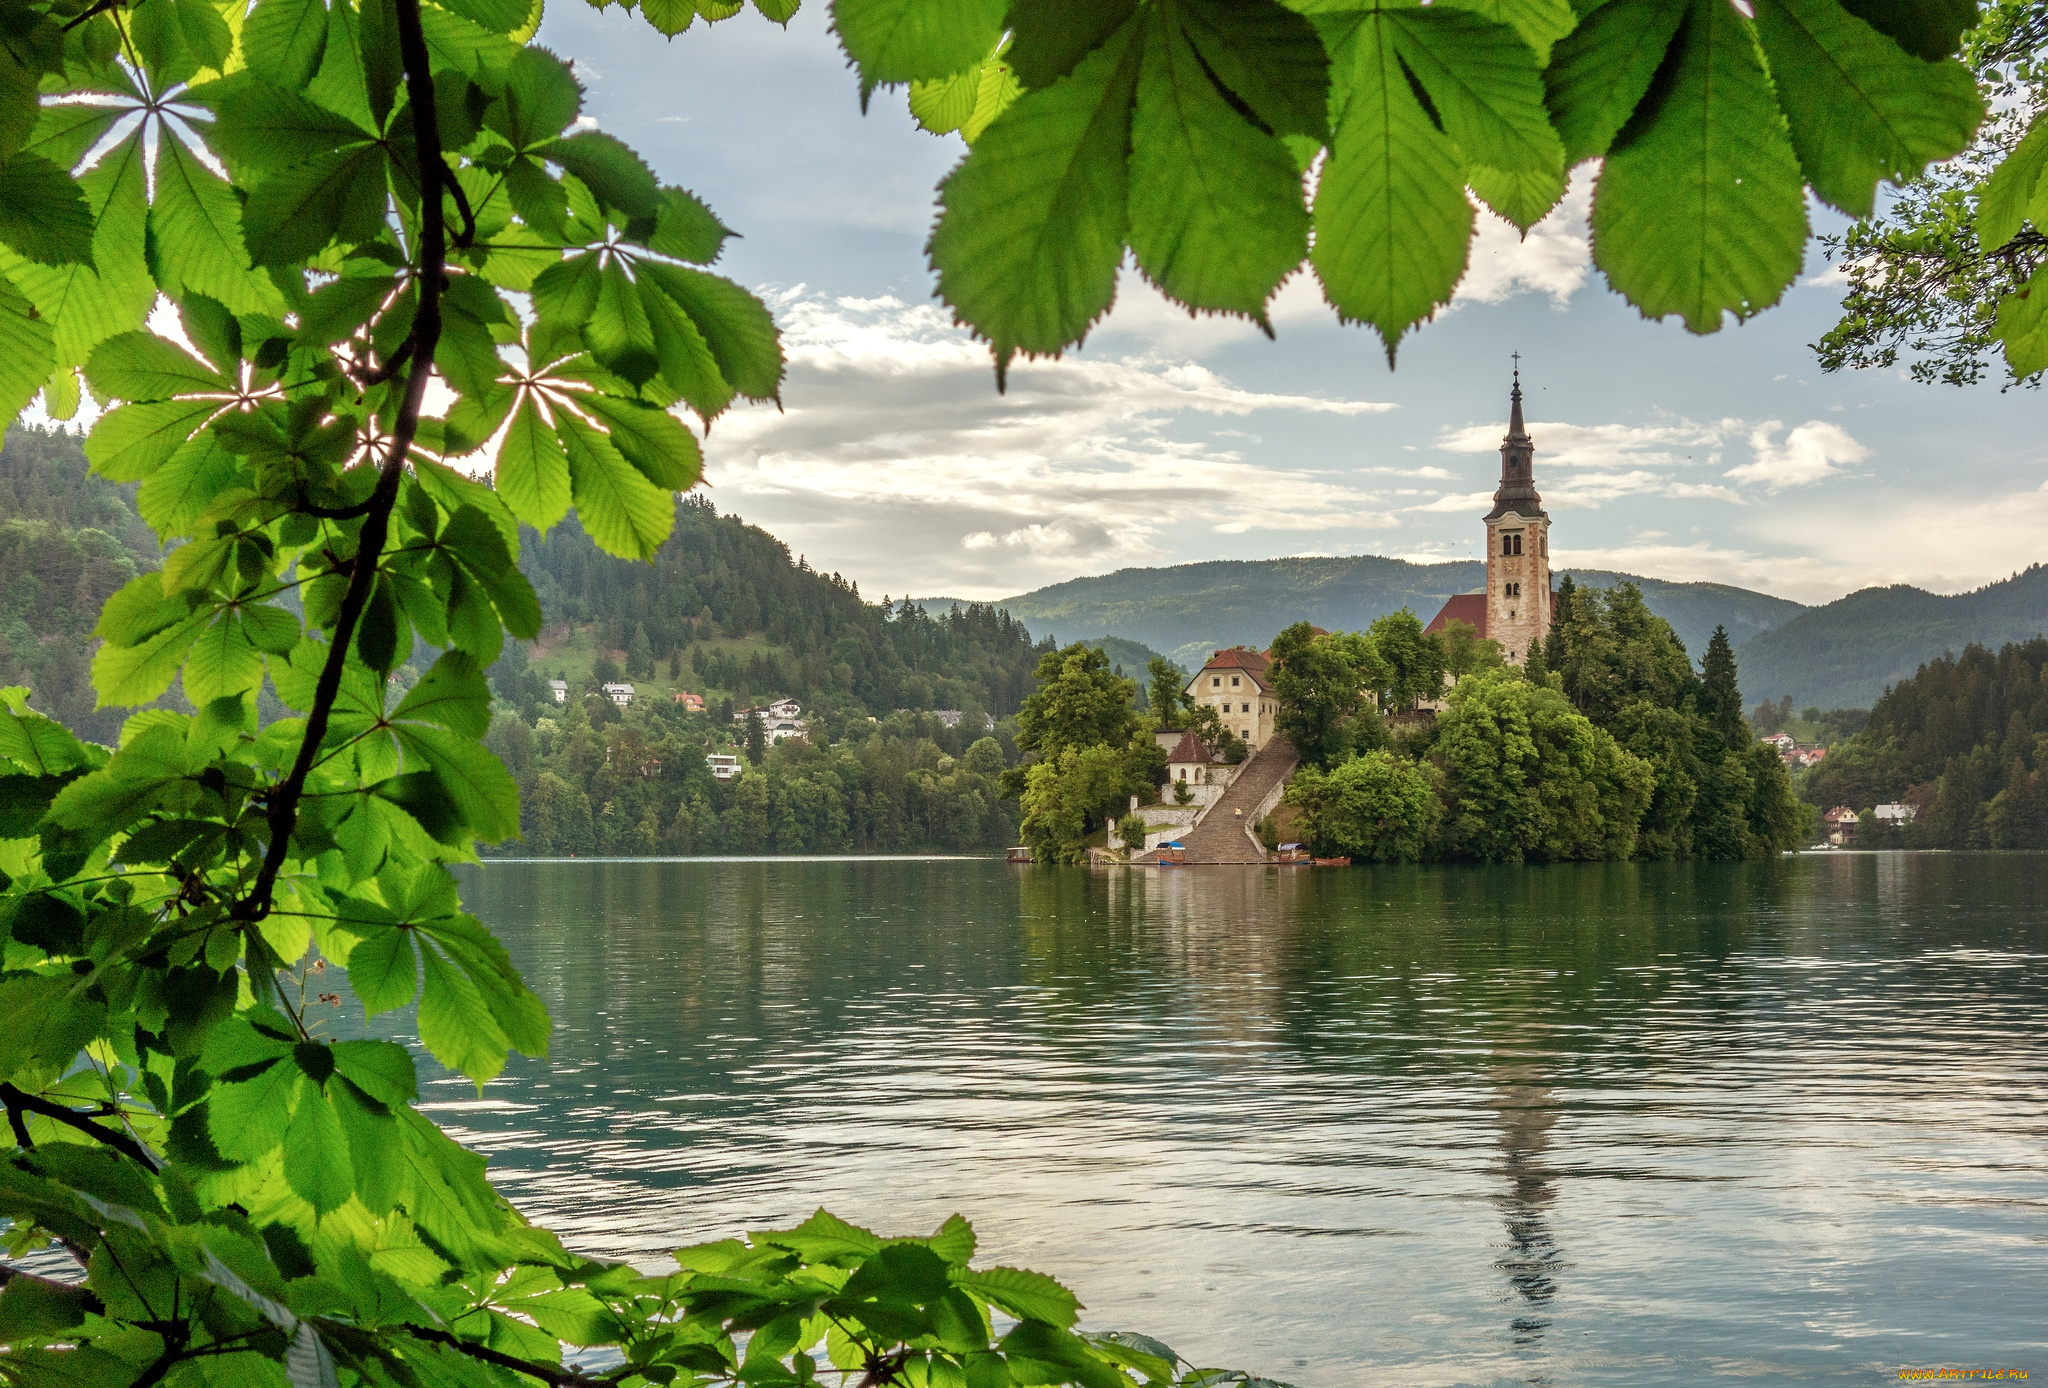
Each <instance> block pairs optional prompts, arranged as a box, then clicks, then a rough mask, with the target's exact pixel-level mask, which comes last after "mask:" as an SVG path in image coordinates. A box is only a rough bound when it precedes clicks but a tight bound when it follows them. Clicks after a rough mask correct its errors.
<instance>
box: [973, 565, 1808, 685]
mask: <svg viewBox="0 0 2048 1388" xmlns="http://www.w3.org/2000/svg"><path fill="white" fill-rule="evenodd" d="M1569 572H1570V573H1571V574H1572V577H1573V579H1574V581H1576V582H1579V583H1590V584H1593V585H1595V586H1597V587H1610V586H1612V585H1613V584H1615V583H1619V582H1623V581H1627V582H1632V583H1635V584H1637V585H1638V586H1640V587H1641V588H1642V590H1643V597H1644V598H1645V600H1647V601H1648V603H1649V604H1650V608H1651V610H1652V611H1654V612H1656V613H1657V614H1658V615H1659V616H1661V617H1663V618H1664V619H1665V620H1666V621H1668V622H1670V623H1671V625H1672V627H1673V629H1674V630H1676V631H1677V633H1678V637H1679V640H1681V641H1683V642H1684V643H1685V648H1686V650H1688V651H1689V652H1691V653H1692V654H1693V655H1695V656H1697V655H1699V653H1700V652H1702V651H1704V650H1705V649H1706V645H1707V640H1708V638H1709V637H1711V636H1712V635H1713V632H1714V627H1715V626H1716V625H1725V626H1726V627H1727V628H1728V634H1729V636H1730V638H1732V639H1733V640H1734V641H1735V642H1736V644H1737V645H1738V646H1739V645H1741V644H1742V643H1743V642H1744V641H1746V640H1748V639H1749V638H1751V637H1753V636H1755V635H1756V634H1757V633H1759V632H1762V631H1765V630H1768V629H1770V628H1772V627H1775V626H1778V625H1781V624H1782V623H1784V622H1787V621H1790V620H1791V619H1793V618H1794V617H1796V616H1798V615H1799V614H1800V613H1802V612H1804V611H1806V608H1805V607H1804V605H1803V604H1800V603H1796V602H1793V601H1791V600H1789V599H1786V598H1778V597H1772V596H1771V595H1769V594H1767V593H1753V592H1750V591H1748V590H1746V589H1742V588H1733V587H1729V586H1727V585H1725V584H1719V583H1674V582H1671V581H1668V580H1665V579H1656V578H1642V577H1638V576H1636V575H1633V574H1621V573H1613V572H1609V571H1606V570H1597V569H1575V570H1570V571H1569ZM1485 581H1486V566H1485V565H1484V564H1483V563H1481V562H1479V561H1478V560H1456V561H1451V562H1448V563H1442V564H1417V563H1412V562H1410V561H1408V560H1405V559H1389V558H1386V557H1384V556H1382V555H1375V554H1363V555H1349V556H1344V557H1340V558H1313V559H1309V558H1296V559H1250V560H1246V559H1217V560H1208V561H1204V562H1202V563H1196V564H1179V565H1174V566H1172V567H1169V568H1157V569H1119V570H1118V571H1116V572H1115V573H1111V574H1103V575H1100V576H1097V577H1090V578H1076V579H1070V580H1068V581H1067V582H1065V583H1056V584H1053V585H1051V586H1050V587H1046V588H1040V589H1037V590H1036V591H1034V592H1030V593H1024V594H1021V595H1019V596H1017V597H1014V598H1008V599H1005V600H1004V601H1002V602H1001V603H999V604H998V606H1001V607H1004V608H1007V609H1008V610H1009V612H1010V615H1011V616H1013V617H1015V618H1017V619H1018V620H1020V621H1022V622H1024V623H1025V624H1026V625H1028V626H1029V627H1030V628H1031V630H1032V633H1033V634H1034V635H1038V636H1044V635H1047V634H1050V635H1053V636H1055V637H1056V638H1058V639H1059V640H1061V641H1069V640H1078V639H1085V638H1089V637H1093V636H1094V635H1095V634H1096V633H1099V632H1108V633H1111V634H1113V635H1116V636H1121V637H1125V638H1127V639H1130V640H1133V641H1138V642H1142V643H1143V644H1145V645H1148V646H1152V647H1154V648H1156V649H1159V650H1163V651H1165V652H1166V653H1167V655H1168V657H1169V658H1170V659H1173V660H1176V661H1178V662H1179V663H1180V664H1182V665H1185V666H1188V667H1189V668H1191V669H1192V668H1194V667H1196V666H1198V665H1200V664H1201V662H1202V661H1203V660H1204V659H1205V658H1206V657H1207V656H1208V654H1209V652H1210V651H1212V650H1214V649H1216V648H1218V647H1222V646H1233V645H1237V644H1240V643H1242V644H1245V645H1256V646H1264V645H1265V644H1266V643H1267V642H1269V641H1271V640H1272V639H1273V636H1274V634H1275V633H1276V632H1278V631H1279V630H1280V629H1281V628H1282V627H1284V626H1286V625H1288V624H1289V623H1290V622H1297V621H1309V622H1313V623H1315V624H1316V625H1317V626H1323V627H1329V628H1331V629H1332V630H1346V631H1355V630H1357V629H1359V628H1361V627H1365V626H1368V625H1370V624H1371V623H1372V621H1373V620H1374V619H1375V618H1377V617H1381V616H1384V615H1386V614H1387V613H1389V612H1397V611H1399V610H1400V609H1402V608H1404V607H1406V608H1409V609H1411V610H1412V611H1414V612H1415V613H1416V614H1417V615H1418V616H1420V617H1421V618H1422V619H1423V620H1424V621H1427V620H1429V618H1431V617H1433V616H1435V615H1436V611H1437V609H1438V608H1439V607H1441V606H1442V605H1443V602H1444V599H1445V598H1448V597H1449V596H1451V595H1452V594H1453V593H1464V592H1471V591H1473V590H1475V589H1477V588H1479V587H1480V586H1481V585H1482V584H1483V583H1484V582H1485ZM935 610H936V609H935Z"/></svg>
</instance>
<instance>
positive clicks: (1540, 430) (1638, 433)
mask: <svg viewBox="0 0 2048 1388" xmlns="http://www.w3.org/2000/svg"><path fill="white" fill-rule="evenodd" d="M1742 428H1743V423H1742V421H1741V420H1737V419H1722V420H1714V421H1710V422H1708V423H1704V424H1702V423H1695V422H1694V421H1692V420H1689V419H1664V420H1660V421H1657V422H1655V423H1652V424H1563V423H1557V422H1547V423H1546V422H1540V421H1539V422H1534V423H1531V424H1530V425H1529V435H1530V437H1531V438H1532V439H1534V440H1535V443H1536V457H1537V464H1536V470H1537V482H1538V485H1539V486H1540V487H1541V488H1542V491H1543V500H1544V505H1545V506H1546V507H1556V508H1557V509H1560V510H1573V509H1591V508H1594V507H1598V506H1601V505H1603V504H1605V503H1607V502H1610V501H1616V500H1619V499H1621V498H1623V497H1631V496H1652V497H1668V498H1671V499H1674V500H1713V501H1728V502H1739V501H1740V500H1741V497H1740V496H1739V494H1738V493H1736V492H1735V491H1734V490H1733V489H1732V488H1730V487H1727V486H1725V485H1723V484H1721V483H1718V482H1713V481H1703V480H1702V481H1696V480H1691V479H1690V478H1689V477H1688V476H1687V472H1688V469H1693V468H1700V467H1706V468H1718V467H1719V466H1720V463H1721V444H1722V441H1723V440H1724V439H1725V438H1727V437H1729V436H1730V435H1731V434H1739V433H1740V432H1741V430H1742ZM1500 444H1501V426H1500V425H1498V424H1472V425H1467V426H1465V427H1464V428H1460V429H1447V430H1445V431H1444V432H1443V433H1442V434H1441V435H1439V436H1438V438H1437V442H1436V446H1437V447H1438V448H1439V449H1441V450H1443V451H1444V452H1447V453H1478V454H1487V453H1495V452H1498V451H1499V449H1500ZM1470 499H1471V498H1470V496H1469V495H1450V496H1443V497H1440V498H1438V499H1437V500H1436V501H1434V502H1432V503H1430V504H1429V505H1428V506H1426V507H1422V508H1418V509H1423V510H1430V511H1452V512H1454V511H1457V510H1459V509H1460V508H1461V507H1462V506H1463V505H1464V504H1465V503H1466V502H1468V501H1469V500H1470Z"/></svg>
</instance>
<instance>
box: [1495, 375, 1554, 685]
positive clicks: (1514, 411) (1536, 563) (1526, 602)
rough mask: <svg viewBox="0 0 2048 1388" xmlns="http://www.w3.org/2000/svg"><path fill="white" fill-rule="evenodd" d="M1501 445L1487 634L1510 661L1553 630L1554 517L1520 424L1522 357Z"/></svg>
mask: <svg viewBox="0 0 2048 1388" xmlns="http://www.w3.org/2000/svg"><path fill="white" fill-rule="evenodd" d="M1508 402H1509V403H1508V436H1507V437H1506V438H1505V439H1503V440H1502V441H1501V446H1500V490H1499V491H1496V492H1495V493H1494V494H1493V510H1492V511H1490V512H1488V513H1487V517H1486V634H1487V635H1488V636H1489V637H1491V638H1492V639H1493V640H1495V641H1497V642H1499V643H1500V649H1501V654H1503V655H1504V656H1506V657H1507V658H1508V661H1509V663H1511V664H1514V665H1520V664H1522V663H1523V662H1524V661H1526V660H1527V659H1528V658H1529V647H1530V645H1531V643H1533V642H1535V641H1539V640H1541V639H1543V638H1544V637H1546V636H1548V635H1549V634H1550V621H1551V616H1552V612H1551V594H1550V517H1549V516H1548V515H1546V514H1545V513H1544V510H1543V498H1542V497H1541V496H1539V495H1538V494H1537V492H1536V444H1535V442H1534V441H1533V440H1532V439H1531V438H1530V437H1529V434H1528V431H1527V430H1526V429H1525V428H1523V426H1522V372H1521V362H1520V361H1519V360H1517V361H1516V363H1515V383H1514V388H1513V390H1512V391H1511V392H1510V393H1509V396H1508Z"/></svg>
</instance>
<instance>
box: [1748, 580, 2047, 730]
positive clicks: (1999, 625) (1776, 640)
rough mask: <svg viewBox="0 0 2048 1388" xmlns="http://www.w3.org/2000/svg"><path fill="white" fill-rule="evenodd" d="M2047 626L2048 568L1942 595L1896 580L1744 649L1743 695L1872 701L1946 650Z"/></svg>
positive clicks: (2023, 637)
mask: <svg viewBox="0 0 2048 1388" xmlns="http://www.w3.org/2000/svg"><path fill="white" fill-rule="evenodd" d="M2043 632H2048V566H2043V565H2040V564H2036V565H2034V566H2033V567H2031V568H2029V569H2027V570H2026V571H2025V572H2023V573H2018V574H2014V575H2013V576H2012V577H2011V578H2008V579H2005V580H2004V581H2002V582H1999V583H1993V584H1989V585H1987V586H1985V587H1983V588H1979V589H1977V590H1976V591H1975V592H1971V593H1958V594H1956V595H1955V596H1953V597H1943V596H1942V595H1940V594H1938V593H1930V592H1927V591H1926V590H1925V589H1921V588H1910V587H1907V586H1906V585H1905V584H1896V585H1894V586H1892V587H1890V588H1865V589H1864V590H1863V591H1862V592H1860V593H1851V594H1849V596H1847V597H1846V598H1840V599H1837V600H1836V601H1834V602H1831V603H1829V604H1827V605H1826V606H1825V607H1816V608H1813V609H1811V610H1810V611H1807V612H1805V613H1802V614H1800V615H1799V616H1797V617H1795V618H1794V619H1792V620H1791V621H1789V622H1786V623H1785V624H1784V625H1783V626H1780V627H1778V628H1776V629H1774V630H1771V631H1767V632H1764V633H1762V634H1761V635H1759V636H1756V637H1753V638H1752V639H1751V640H1750V641H1749V642H1748V643H1747V644H1745V645H1744V646H1743V647H1742V692H1743V695H1744V696H1745V697H1747V698H1749V699H1750V701H1751V702H1755V701H1756V700H1758V699H1769V698H1776V697H1780V696H1782V695H1786V694H1789V695H1791V696H1792V701H1793V702H1794V703H1795V704H1800V705H1806V704H1815V705H1818V706H1819V707H1821V708H1852V707H1865V706H1868V705H1869V704H1870V703H1871V702H1872V701H1873V700H1874V699H1876V698H1877V696H1878V695H1880V694H1882V693H1883V692H1884V690H1885V686H1887V685H1890V684H1895V683H1897V682H1898V681H1900V680H1903V679H1906V678H1907V677H1909V676H1911V675H1912V674H1913V672H1914V671H1915V670H1917V669H1918V668H1919V667H1920V666H1921V665H1923V664H1925V663H1927V662H1928V661H1931V660H1934V659H1935V658H1936V657H1938V656H1940V655H1942V654H1943V653H1945V652H1955V651H1960V650H1962V649H1963V648H1964V647H1965V646H1968V645H1970V644H1972V643H1973V642H1974V643H1975V644H1977V645H1980V646H1984V647H1987V648H1989V649H1993V650H1995V649H1997V648H1999V647H2000V646H2003V645H2005V644H2006V643H2008V642H2014V641H2022V642H2023V641H2027V640H2029V639H2031V638H2032V637H2035V636H2038V635H2040V634H2042V633H2043Z"/></svg>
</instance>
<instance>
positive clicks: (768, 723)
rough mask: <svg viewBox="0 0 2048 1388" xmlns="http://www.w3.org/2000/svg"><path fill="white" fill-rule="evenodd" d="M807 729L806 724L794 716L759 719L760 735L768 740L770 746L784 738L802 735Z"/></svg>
mask: <svg viewBox="0 0 2048 1388" xmlns="http://www.w3.org/2000/svg"><path fill="white" fill-rule="evenodd" d="M807 731H808V728H807V727H806V725H805V724H804V723H803V722H802V721H800V720H798V719H795V718H763V719H762V720H761V736H762V737H764V738H766V739H767V740H768V745H769V746H770V747H773V746H774V745H775V744H776V743H778V742H781V741H783V740H784V739H785V738H792V737H802V736H803V735H804V734H805V733H806V732H807Z"/></svg>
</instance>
